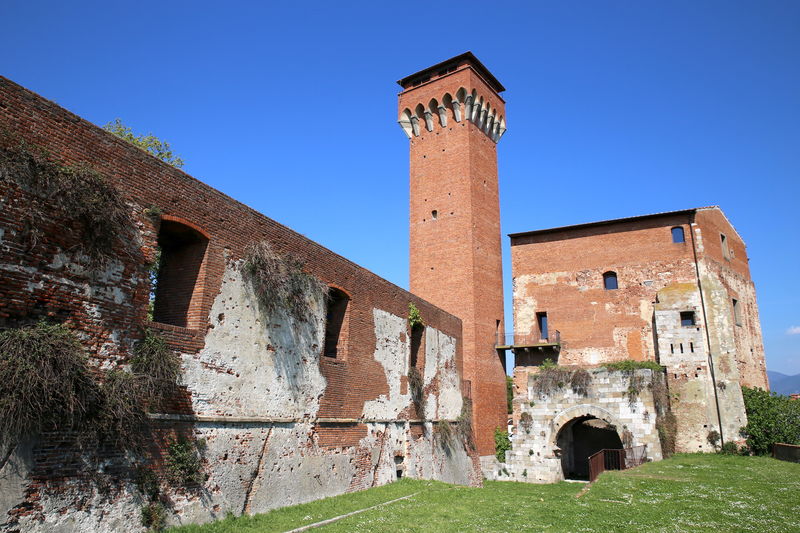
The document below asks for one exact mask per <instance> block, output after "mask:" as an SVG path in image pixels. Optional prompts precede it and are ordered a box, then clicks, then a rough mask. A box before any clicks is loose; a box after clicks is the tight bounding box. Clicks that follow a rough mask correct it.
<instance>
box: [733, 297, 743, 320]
mask: <svg viewBox="0 0 800 533" xmlns="http://www.w3.org/2000/svg"><path fill="white" fill-rule="evenodd" d="M733 320H734V321H735V322H736V325H737V326H741V325H742V306H741V305H739V300H737V299H736V298H733Z"/></svg>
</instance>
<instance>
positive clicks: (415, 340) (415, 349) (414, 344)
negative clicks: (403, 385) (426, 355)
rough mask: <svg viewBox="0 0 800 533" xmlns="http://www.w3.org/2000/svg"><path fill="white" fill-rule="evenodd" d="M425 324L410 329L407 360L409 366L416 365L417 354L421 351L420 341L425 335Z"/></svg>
mask: <svg viewBox="0 0 800 533" xmlns="http://www.w3.org/2000/svg"><path fill="white" fill-rule="evenodd" d="M424 333H425V326H417V327H415V328H412V329H411V359H410V361H409V365H410V368H414V367H416V366H417V362H418V361H419V354H420V352H421V351H422V341H423V339H424V337H425V335H424Z"/></svg>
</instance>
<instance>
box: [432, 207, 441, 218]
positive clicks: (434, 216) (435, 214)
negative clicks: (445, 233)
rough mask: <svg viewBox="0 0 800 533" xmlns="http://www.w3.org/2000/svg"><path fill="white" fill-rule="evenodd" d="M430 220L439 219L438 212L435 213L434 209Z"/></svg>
mask: <svg viewBox="0 0 800 533" xmlns="http://www.w3.org/2000/svg"><path fill="white" fill-rule="evenodd" d="M431 218H432V219H433V220H436V219H437V218H439V211H437V210H436V209H434V210H433V211H431Z"/></svg>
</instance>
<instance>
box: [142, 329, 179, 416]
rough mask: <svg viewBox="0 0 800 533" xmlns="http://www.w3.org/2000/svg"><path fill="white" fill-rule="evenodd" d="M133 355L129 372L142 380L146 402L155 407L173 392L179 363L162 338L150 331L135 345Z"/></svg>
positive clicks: (176, 356)
mask: <svg viewBox="0 0 800 533" xmlns="http://www.w3.org/2000/svg"><path fill="white" fill-rule="evenodd" d="M133 353H134V357H133V358H132V359H131V371H132V372H133V373H134V374H135V375H137V376H141V377H142V378H144V379H143V381H142V385H143V387H144V388H145V391H144V392H145V393H146V394H147V401H148V402H149V403H151V404H152V405H151V407H155V406H156V405H157V404H158V403H159V402H161V400H163V399H164V398H165V397H166V396H168V395H169V394H171V393H173V392H174V391H175V387H176V385H177V384H178V381H179V380H180V376H181V361H180V359H179V358H178V355H177V354H176V353H175V352H174V351H172V350H170V349H169V347H167V342H166V341H165V340H164V338H163V337H161V336H160V335H157V334H156V333H154V332H153V331H151V330H146V331H145V335H144V339H142V340H141V341H139V342H138V343H137V344H136V346H135V347H134V350H133Z"/></svg>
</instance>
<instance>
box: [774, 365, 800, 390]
mask: <svg viewBox="0 0 800 533" xmlns="http://www.w3.org/2000/svg"><path fill="white" fill-rule="evenodd" d="M767 377H768V378H769V388H770V390H772V391H773V392H777V393H778V394H795V393H800V374H795V375H794V376H787V375H786V374H782V373H780V372H773V371H772V370H767Z"/></svg>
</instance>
